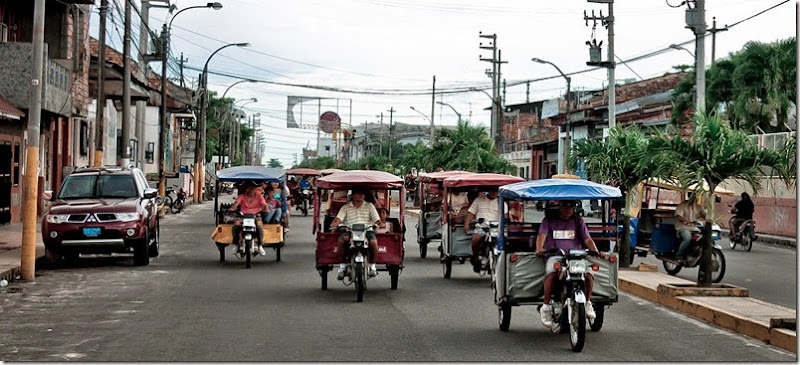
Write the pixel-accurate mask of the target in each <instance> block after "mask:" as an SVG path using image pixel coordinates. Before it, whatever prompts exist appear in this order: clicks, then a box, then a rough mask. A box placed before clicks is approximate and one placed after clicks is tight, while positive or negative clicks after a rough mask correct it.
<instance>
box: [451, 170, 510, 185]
mask: <svg viewBox="0 0 800 365" xmlns="http://www.w3.org/2000/svg"><path fill="white" fill-rule="evenodd" d="M522 181H525V179H523V178H521V177H518V176H513V175H503V174H489V173H477V174H476V173H468V174H459V175H455V176H451V177H448V178H446V179H445V180H444V186H445V187H447V188H461V187H470V186H503V185H508V184H514V183H518V182H522Z"/></svg>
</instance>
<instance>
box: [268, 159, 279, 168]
mask: <svg viewBox="0 0 800 365" xmlns="http://www.w3.org/2000/svg"><path fill="white" fill-rule="evenodd" d="M267 167H274V168H283V164H282V163H281V161H280V160H278V159H277V158H271V159H269V162H268V163H267Z"/></svg>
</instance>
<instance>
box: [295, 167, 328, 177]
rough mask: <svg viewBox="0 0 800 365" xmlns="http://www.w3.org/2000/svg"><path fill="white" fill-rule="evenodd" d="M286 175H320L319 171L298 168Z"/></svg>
mask: <svg viewBox="0 0 800 365" xmlns="http://www.w3.org/2000/svg"><path fill="white" fill-rule="evenodd" d="M286 175H303V176H320V175H321V174H320V172H319V170H314V169H304V168H298V169H291V170H289V171H286Z"/></svg>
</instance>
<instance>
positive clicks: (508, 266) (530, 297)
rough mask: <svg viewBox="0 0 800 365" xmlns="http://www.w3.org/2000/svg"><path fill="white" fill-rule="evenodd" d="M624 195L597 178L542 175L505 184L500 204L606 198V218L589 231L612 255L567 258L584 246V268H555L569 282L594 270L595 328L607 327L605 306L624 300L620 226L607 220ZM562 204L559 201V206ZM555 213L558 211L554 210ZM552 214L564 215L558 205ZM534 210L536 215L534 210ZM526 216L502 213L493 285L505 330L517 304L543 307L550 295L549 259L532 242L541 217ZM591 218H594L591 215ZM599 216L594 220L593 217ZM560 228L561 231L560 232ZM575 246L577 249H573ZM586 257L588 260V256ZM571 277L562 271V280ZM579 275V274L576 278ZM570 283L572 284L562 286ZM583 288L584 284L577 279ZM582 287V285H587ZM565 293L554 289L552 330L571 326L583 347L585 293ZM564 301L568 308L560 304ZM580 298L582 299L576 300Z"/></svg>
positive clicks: (575, 340)
mask: <svg viewBox="0 0 800 365" xmlns="http://www.w3.org/2000/svg"><path fill="white" fill-rule="evenodd" d="M621 196H622V194H621V192H620V190H619V189H618V188H615V187H611V186H607V185H602V184H597V183H594V182H591V181H587V180H582V179H542V180H532V181H526V182H522V183H517V184H511V185H506V186H503V187H501V188H500V194H499V198H498V199H499V200H500V202H499V204H500V209H505V208H504V207H505V203H508V202H510V201H519V202H524V203H526V204H531V207H532V206H533V204H535V201H539V200H541V201H545V202H549V201H561V200H570V201H575V200H595V199H596V200H600V201H601V203H602V209H601V210H602V215H603V217H602V218H601V219H602V220H601V222H596V223H593V222H587V223H586V226H587V228H588V231H589V234H590V236H591V237H592V239H593V240H594V242H595V244H596V245H597V249H598V250H599V251H600V252H606V253H608V255H609V258H608V259H607V260H606V259H601V258H599V257H595V256H591V255H587V252H586V251H583V250H571V251H570V252H569V253H565V254H564V256H565V257H569V256H572V255H573V254H575V255H579V254H580V252H577V251H583V256H581V257H580V260H581V261H583V262H581V264H582V265H580V268H581V269H582V270H581V271H580V272H578V270H577V268H578V266H579V265H577V262H576V265H574V266H575V268H576V271H573V265H572V262H568V264H569V265H563V266H562V263H561V262H557V263H555V265H554V268H556V269H557V270H559V269H562V268H563V269H564V270H567V268H568V273H566V274H565V271H562V272H561V273H562V275H565V276H566V278H567V280H565V281H564V282H565V283H568V282H570V281H569V279H570V277H571V275H576V276H577V277H578V278H579V279H580V280H581V283H582V280H583V274H584V273H585V272H588V268H589V267H591V270H593V271H591V272H592V274H593V277H594V288H593V290H592V299H591V301H592V303H593V304H594V305H593V308H594V310H595V314H596V317H595V318H594V319H593V320H589V325H590V327H591V329H592V331H595V332H597V331H599V330H600V329H601V327H602V326H603V318H604V314H605V306H610V305H611V304H612V303H616V302H617V301H618V299H619V298H618V281H617V277H618V268H619V264H618V262H617V257H618V255H617V254H615V253H614V251H615V248H616V242H617V227H616V224H614V223H607V222H608V219H606V218H607V217H608V215H609V213H610V209H611V207H610V202H611V201H612V200H614V199H618V198H620V197H621ZM556 207H557V205H556ZM550 212H552V213H550ZM550 212H546V213H545V216H547V214H553V213H554V214H558V211H557V210H551V211H550ZM532 215H533V214H532ZM531 218H533V217H530V218H528V219H525V220H524V221H522V222H509V221H507V220H506V219H505V217H503V216H501V220H500V231H501V232H504V234H501V235H500V237H499V239H498V242H497V255H498V257H497V267H496V271H495V273H494V275H493V278H492V279H493V282H492V289H493V291H494V303H495V304H496V305H497V307H498V323H499V325H500V330H501V331H508V329H509V326H510V323H511V308H512V307H514V306H522V305H539V306H541V305H542V304H543V303H544V301H543V294H544V279H545V276H546V271H545V262H546V260H545V259H544V258H543V257H542V256H538V255H537V254H536V253H535V251H536V247H535V246H534V247H532V245H531V242H535V239H536V236H537V235H538V231H539V226H540V224H541V221H539V222H529V221H531V220H538V219H531ZM587 220H589V219H587ZM592 220H594V219H592ZM554 233H556V232H554ZM573 251H576V252H574V253H573ZM584 260H585V261H584ZM565 276H561V278H562V279H560V280H559V282H561V281H562V280H564V279H563V278H564V277H565ZM573 278H574V277H573ZM561 287H562V288H566V287H567V284H564V285H563V286H561ZM575 287H577V288H578V289H581V288H580V285H578V284H576V285H575ZM581 290H582V289H581ZM558 293H563V292H556V291H554V292H553V297H552V298H553V309H554V312H556V313H554V314H555V319H556V320H554V321H553V322H554V324H553V327H551V330H552V331H553V332H559V331H562V330H567V328H568V329H569V332H570V343H571V344H572V347H573V350H574V351H580V350H581V349H582V348H583V343H584V340H585V332H586V318H585V314H582V313H583V312H582V311H581V309H582V308H583V307H582V304H581V303H582V301H581V299H583V300H584V301H585V297H583V298H581V296H580V295H578V294H583V293H582V292H581V293H574V294H576V295H577V297H571V296H570V295H569V293H565V294H566V295H563V296H566V298H563V299H560V298H562V296H560V295H558ZM559 301H563V303H564V304H563V307H562V306H560V305H556V304H558V302H559ZM576 303H577V304H576Z"/></svg>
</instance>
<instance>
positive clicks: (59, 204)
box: [42, 167, 159, 266]
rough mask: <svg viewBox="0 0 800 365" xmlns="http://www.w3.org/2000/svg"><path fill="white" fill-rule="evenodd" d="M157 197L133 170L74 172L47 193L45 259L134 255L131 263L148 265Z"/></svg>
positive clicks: (154, 250)
mask: <svg viewBox="0 0 800 365" xmlns="http://www.w3.org/2000/svg"><path fill="white" fill-rule="evenodd" d="M47 195H50V196H49V197H48V196H47ZM157 195H158V190H156V189H151V188H149V187H148V185H147V180H146V179H145V177H144V174H143V173H142V171H141V170H139V169H137V168H121V167H97V168H79V169H77V170H75V172H73V173H72V174H70V175H69V176H68V177H67V178H66V179H65V180H64V183H63V184H61V190H60V191H59V192H58V194H53V192H45V198H47V199H49V200H50V201H51V202H52V203H51V205H50V209H49V210H48V211H47V214H45V216H44V218H43V219H42V239H43V241H44V245H45V249H46V256H47V259H48V261H50V262H51V263H57V262H58V261H59V260H61V259H62V258H75V257H77V256H78V255H79V254H82V253H84V254H112V253H130V252H133V261H134V264H135V265H139V266H143V265H148V264H149V263H150V258H151V257H156V256H158V251H159V247H158V241H159V220H158V212H157V206H156V203H155V198H156V196H157Z"/></svg>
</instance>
